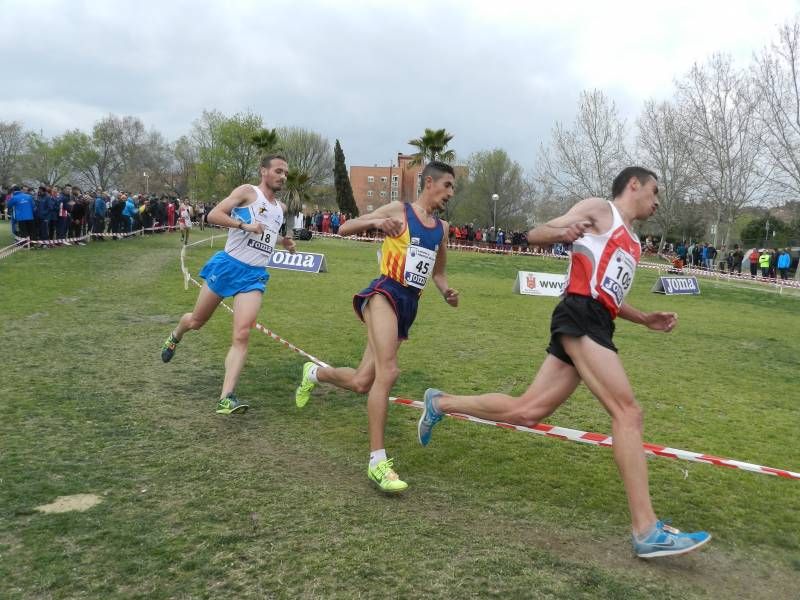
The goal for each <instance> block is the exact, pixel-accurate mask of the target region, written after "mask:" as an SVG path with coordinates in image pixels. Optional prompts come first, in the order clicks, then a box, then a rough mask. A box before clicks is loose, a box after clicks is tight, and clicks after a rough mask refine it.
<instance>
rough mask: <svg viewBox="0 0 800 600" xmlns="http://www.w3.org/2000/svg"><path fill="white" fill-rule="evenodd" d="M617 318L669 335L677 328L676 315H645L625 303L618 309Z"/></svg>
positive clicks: (659, 313) (671, 313)
mask: <svg viewBox="0 0 800 600" xmlns="http://www.w3.org/2000/svg"><path fill="white" fill-rule="evenodd" d="M619 316H620V317H621V318H623V319H625V320H626V321H630V322H631V323H638V324H639V325H644V326H645V327H648V328H649V329H654V330H655V331H666V332H667V333H669V332H670V331H672V330H673V329H675V327H677V326H678V313H674V312H660V311H656V312H649V313H646V312H643V311H641V310H639V309H638V308H634V307H633V306H631V305H630V304H627V303H625V302H623V303H622V306H620V307H619Z"/></svg>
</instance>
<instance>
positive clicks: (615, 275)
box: [600, 248, 636, 306]
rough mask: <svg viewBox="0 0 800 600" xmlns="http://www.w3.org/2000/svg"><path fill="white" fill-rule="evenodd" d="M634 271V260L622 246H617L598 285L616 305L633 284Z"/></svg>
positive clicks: (620, 302) (619, 304)
mask: <svg viewBox="0 0 800 600" xmlns="http://www.w3.org/2000/svg"><path fill="white" fill-rule="evenodd" d="M635 271H636V260H635V259H634V258H633V256H631V255H630V254H628V253H627V252H625V250H623V249H622V248H617V249H616V250H615V251H614V254H613V255H612V256H611V260H610V261H608V266H607V267H606V272H605V273H604V274H603V281H602V283H601V284H600V287H601V288H602V289H603V290H604V291H605V292H607V293H608V295H609V296H611V298H612V299H613V300H614V302H615V303H616V305H617V306H621V305H622V301H623V300H624V299H625V296H626V295H627V294H628V292H629V291H630V289H631V286H632V285H633V275H634V273H635Z"/></svg>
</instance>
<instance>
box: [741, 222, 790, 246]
mask: <svg viewBox="0 0 800 600" xmlns="http://www.w3.org/2000/svg"><path fill="white" fill-rule="evenodd" d="M767 222H769V225H767ZM740 237H741V238H742V244H743V245H745V246H758V247H759V248H761V247H763V246H766V247H767V248H778V247H783V246H786V245H787V244H788V243H789V241H790V240H791V239H795V238H796V237H797V231H796V230H794V228H793V227H792V225H790V224H788V223H785V222H783V221H782V220H780V219H778V218H777V217H770V216H769V215H767V216H765V217H762V218H760V219H753V220H752V221H750V222H749V223H748V224H747V225H745V226H744V227H742V231H741V233H740Z"/></svg>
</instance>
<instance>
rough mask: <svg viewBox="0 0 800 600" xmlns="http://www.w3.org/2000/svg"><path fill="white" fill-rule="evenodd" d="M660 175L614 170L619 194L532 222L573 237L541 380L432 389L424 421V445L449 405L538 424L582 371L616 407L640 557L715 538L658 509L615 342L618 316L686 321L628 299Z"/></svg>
mask: <svg viewBox="0 0 800 600" xmlns="http://www.w3.org/2000/svg"><path fill="white" fill-rule="evenodd" d="M657 179H658V178H657V177H656V174H655V173H653V172H652V171H649V170H647V169H643V168H641V167H628V168H626V169H624V170H623V171H622V172H621V173H620V174H619V175H618V176H617V177H616V178H615V179H614V183H613V185H612V189H611V191H612V197H613V201H611V202H609V201H607V200H603V199H601V198H587V199H586V200H582V201H581V202H578V203H577V204H576V205H575V206H573V207H572V208H571V209H570V210H569V211H568V212H567V213H566V214H564V215H563V216H561V217H558V218H556V219H553V220H552V221H550V222H548V223H546V224H544V225H540V226H539V227H536V228H535V229H532V230H531V231H529V232H528V243H529V244H531V245H537V246H547V245H550V244H555V243H559V242H562V243H570V244H572V252H571V255H570V265H569V274H568V280H567V287H566V290H565V293H564V297H563V299H562V300H561V302H560V303H559V304H558V306H556V308H555V310H554V311H553V318H552V321H551V325H550V332H551V339H550V345H549V347H548V348H547V352H548V356H547V358H545V360H544V362H543V363H542V366H541V367H540V368H539V372H538V373H537V374H536V377H535V378H534V380H533V383H531V385H530V386H529V387H528V389H527V390H526V391H525V392H524V393H523V394H522V395H521V396H519V397H512V396H509V395H507V394H501V393H491V394H483V395H480V396H455V395H451V394H447V393H445V392H441V391H439V390H434V389H429V390H427V391H426V392H425V410H424V411H423V414H422V417H421V418H420V420H419V425H418V437H419V441H420V443H421V444H422V445H423V446H427V445H428V443H429V442H430V439H431V432H432V428H433V426H434V425H436V423H438V422H439V421H440V420H441V419H442V417H443V415H444V413H461V414H466V415H472V416H475V417H479V418H483V419H490V420H492V421H499V422H504V423H512V424H515V425H522V426H525V427H533V426H534V425H536V424H537V423H539V422H540V421H541V420H542V419H544V418H546V417H548V416H549V415H551V414H552V413H553V412H554V411H555V410H556V409H557V408H558V407H559V406H561V405H562V404H563V403H564V402H565V401H566V400H567V398H569V397H570V395H572V393H573V392H574V391H575V388H577V387H578V384H579V383H580V382H581V381H582V382H583V383H584V384H585V385H586V387H588V388H589V390H590V391H591V392H592V393H593V394H594V395H595V396H596V397H597V399H598V400H600V402H601V403H602V404H603V407H604V408H605V409H606V411H607V412H608V413H609V414H610V415H611V429H612V432H613V438H614V443H613V449H614V460H615V461H616V463H617V468H618V469H619V472H620V475H621V476H622V482H623V484H624V486H625V491H626V493H627V497H628V507H629V510H630V514H631V521H632V528H633V547H634V552H635V553H636V555H637V556H639V557H641V558H655V557H659V556H669V555H673V554H683V553H685V552H689V551H691V550H694V549H696V548H699V547H700V546H702V545H703V544H705V543H706V542H708V541H709V540H710V539H711V536H710V535H709V534H708V533H706V532H704V531H699V532H695V533H681V532H680V531H678V530H677V529H674V528H672V527H670V526H668V525H666V524H665V523H664V522H662V521H660V520H659V519H658V518H657V517H656V515H655V512H654V511H653V506H652V504H651V501H650V491H649V486H648V476H647V463H646V460H645V453H644V449H643V447H642V427H643V425H642V410H641V408H640V407H639V404H638V403H637V402H636V398H635V397H634V394H633V389H632V388H631V385H630V382H629V381H628V376H627V374H626V373H625V369H624V367H623V365H622V361H621V360H620V358H619V356H618V355H617V351H616V347H615V346H614V344H613V342H612V336H613V333H614V322H613V319H614V318H615V317H617V316H620V317H622V318H623V319H626V320H628V321H632V322H634V323H639V324H640V325H644V326H646V327H648V328H650V329H654V330H656V331H665V332H670V331H672V330H673V329H674V328H675V326H676V325H677V324H678V315H677V314H675V313H672V312H648V313H646V312H642V311H640V310H637V309H635V308H633V307H632V306H630V305H629V304H627V303H625V296H626V295H627V293H628V292H629V291H630V289H631V285H632V284H633V277H634V274H635V271H636V264H637V263H638V262H639V255H640V253H641V247H640V245H639V238H638V237H636V234H634V233H633V230H632V228H631V226H632V224H633V222H634V221H637V220H645V219H647V218H649V217H650V216H651V215H652V214H653V213H654V212H655V211H656V209H657V208H658V181H657Z"/></svg>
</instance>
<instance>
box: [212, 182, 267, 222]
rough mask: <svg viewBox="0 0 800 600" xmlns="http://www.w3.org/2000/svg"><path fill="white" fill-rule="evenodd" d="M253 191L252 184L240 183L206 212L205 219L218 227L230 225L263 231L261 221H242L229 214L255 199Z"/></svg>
mask: <svg viewBox="0 0 800 600" xmlns="http://www.w3.org/2000/svg"><path fill="white" fill-rule="evenodd" d="M255 195H256V193H255V191H253V186H250V185H240V186H239V187H237V188H236V189H235V190H233V191H232V192H231V193H230V195H229V196H228V197H227V198H225V199H224V200H222V201H221V202H220V203H219V204H217V205H216V206H215V207H214V208H212V209H211V212H210V213H208V216H207V217H206V220H207V221H208V222H209V223H213V224H214V225H219V226H220V227H232V228H233V229H243V230H244V231H249V232H250V233H261V232H263V231H264V226H263V225H262V224H261V223H242V222H241V221H238V220H236V219H234V218H233V217H232V216H231V213H232V212H233V209H234V208H236V207H238V206H242V205H244V204H250V203H251V202H254V201H255Z"/></svg>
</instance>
